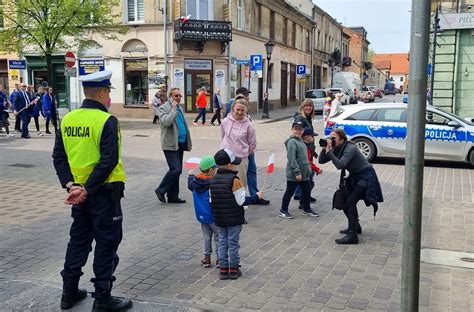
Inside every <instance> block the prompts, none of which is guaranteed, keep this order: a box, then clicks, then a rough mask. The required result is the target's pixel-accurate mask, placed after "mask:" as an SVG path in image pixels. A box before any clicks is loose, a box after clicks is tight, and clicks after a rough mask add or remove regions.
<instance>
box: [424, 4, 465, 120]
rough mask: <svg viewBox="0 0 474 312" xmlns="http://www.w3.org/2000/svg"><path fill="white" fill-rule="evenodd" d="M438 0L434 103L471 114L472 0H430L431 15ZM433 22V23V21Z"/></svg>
mask: <svg viewBox="0 0 474 312" xmlns="http://www.w3.org/2000/svg"><path fill="white" fill-rule="evenodd" d="M438 3H439V29H440V31H439V33H438V34H437V40H436V54H435V55H434V62H433V36H431V42H430V43H431V44H430V46H431V53H430V55H431V60H430V63H431V64H433V63H434V65H435V66H434V76H431V77H430V79H434V88H433V92H432V93H433V105H435V106H437V107H439V108H441V109H443V110H446V111H448V112H451V113H454V114H456V115H459V116H461V117H464V118H466V117H469V118H474V78H473V77H474V63H473V62H472V60H473V59H474V39H473V32H474V21H473V20H472V14H473V10H474V1H473V0H460V1H433V2H432V10H433V17H434V13H435V11H436V9H437V8H438ZM433 24H434V23H433Z"/></svg>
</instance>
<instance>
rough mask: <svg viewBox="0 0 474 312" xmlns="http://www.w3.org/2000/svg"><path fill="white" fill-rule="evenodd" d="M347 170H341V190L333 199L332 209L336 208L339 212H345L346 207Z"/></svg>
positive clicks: (335, 193) (338, 190)
mask: <svg viewBox="0 0 474 312" xmlns="http://www.w3.org/2000/svg"><path fill="white" fill-rule="evenodd" d="M345 175H346V170H345V169H342V170H341V177H340V179H339V188H338V189H337V191H336V192H334V196H333V197H332V209H333V210H334V208H336V209H337V210H344V208H345V207H346V191H345V188H346V179H345Z"/></svg>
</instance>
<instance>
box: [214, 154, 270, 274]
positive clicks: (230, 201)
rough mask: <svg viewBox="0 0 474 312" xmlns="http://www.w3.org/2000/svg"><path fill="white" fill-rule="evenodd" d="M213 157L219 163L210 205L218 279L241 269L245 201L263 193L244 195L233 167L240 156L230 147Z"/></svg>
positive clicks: (251, 200)
mask: <svg viewBox="0 0 474 312" xmlns="http://www.w3.org/2000/svg"><path fill="white" fill-rule="evenodd" d="M214 159H215V161H216V164H217V165H218V166H219V167H218V169H217V173H216V175H215V177H214V178H213V179H212V180H211V186H210V190H211V208H212V213H213V215H214V220H215V224H216V225H217V227H218V229H219V248H218V255H219V263H220V274H219V277H220V279H221V280H226V279H237V278H239V277H240V276H242V272H241V270H240V255H239V253H240V244H239V241H240V232H241V231H242V224H245V223H246V222H245V211H244V207H243V206H244V205H249V204H251V203H253V202H255V201H257V199H258V198H262V197H263V193H262V192H259V193H257V194H255V195H253V196H245V187H244V186H243V184H242V182H241V180H240V179H239V177H238V176H237V172H236V171H234V166H238V165H240V163H241V161H242V159H241V158H239V157H238V156H236V155H235V154H234V152H233V151H232V150H230V149H222V150H219V151H218V152H217V153H216V154H215V155H214Z"/></svg>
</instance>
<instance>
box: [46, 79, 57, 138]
mask: <svg viewBox="0 0 474 312" xmlns="http://www.w3.org/2000/svg"><path fill="white" fill-rule="evenodd" d="M42 109H43V116H44V117H45V118H46V134H51V132H50V131H49V123H50V122H52V124H53V127H54V133H56V132H57V131H58V128H57V124H56V104H55V103H53V97H52V96H51V94H50V91H49V88H48V87H46V88H44V94H43V99H42Z"/></svg>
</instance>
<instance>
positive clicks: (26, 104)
mask: <svg viewBox="0 0 474 312" xmlns="http://www.w3.org/2000/svg"><path fill="white" fill-rule="evenodd" d="M36 101H37V100H36V99H35V100H33V101H31V98H30V95H29V93H28V92H27V85H26V84H24V83H21V84H20V90H19V91H18V92H16V93H15V96H14V98H13V114H14V115H15V116H20V118H21V138H23V139H29V138H31V137H30V133H29V131H28V125H29V124H30V120H31V116H30V109H31V106H32V105H34V104H35V103H36Z"/></svg>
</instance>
